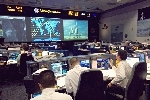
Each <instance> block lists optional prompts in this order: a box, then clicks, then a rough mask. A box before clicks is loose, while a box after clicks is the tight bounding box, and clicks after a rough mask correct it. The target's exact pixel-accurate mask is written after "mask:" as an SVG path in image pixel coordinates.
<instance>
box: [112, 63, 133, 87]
mask: <svg viewBox="0 0 150 100" xmlns="http://www.w3.org/2000/svg"><path fill="white" fill-rule="evenodd" d="M131 71H132V68H131V66H130V65H129V64H128V63H127V61H120V62H119V64H118V67H117V69H116V77H115V78H114V79H113V80H112V81H111V82H112V83H115V84H116V83H117V84H119V85H120V86H121V87H124V88H126V85H127V82H128V80H129V78H130V75H131Z"/></svg>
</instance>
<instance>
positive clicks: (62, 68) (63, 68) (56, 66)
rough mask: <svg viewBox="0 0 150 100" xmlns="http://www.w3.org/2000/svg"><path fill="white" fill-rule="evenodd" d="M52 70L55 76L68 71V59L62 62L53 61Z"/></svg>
mask: <svg viewBox="0 0 150 100" xmlns="http://www.w3.org/2000/svg"><path fill="white" fill-rule="evenodd" d="M50 67H51V69H52V71H53V72H54V74H55V76H62V75H65V74H66V73H67V71H68V70H69V66H68V63H67V62H66V61H61V62H53V63H52V64H51V65H50Z"/></svg>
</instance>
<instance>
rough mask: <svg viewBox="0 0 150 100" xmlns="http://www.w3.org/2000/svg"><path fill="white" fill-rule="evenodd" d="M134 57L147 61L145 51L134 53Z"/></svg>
mask: <svg viewBox="0 0 150 100" xmlns="http://www.w3.org/2000/svg"><path fill="white" fill-rule="evenodd" d="M133 56H134V57H139V58H140V62H145V54H144V53H137V54H134V55H133Z"/></svg>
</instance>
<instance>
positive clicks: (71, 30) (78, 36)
mask: <svg viewBox="0 0 150 100" xmlns="http://www.w3.org/2000/svg"><path fill="white" fill-rule="evenodd" d="M63 28H64V40H86V39H88V21H87V20H63Z"/></svg>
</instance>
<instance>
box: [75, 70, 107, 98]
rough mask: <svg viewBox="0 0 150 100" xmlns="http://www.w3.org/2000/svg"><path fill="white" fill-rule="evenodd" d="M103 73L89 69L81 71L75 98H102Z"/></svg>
mask: <svg viewBox="0 0 150 100" xmlns="http://www.w3.org/2000/svg"><path fill="white" fill-rule="evenodd" d="M103 85H104V84H103V74H102V72H101V71H100V70H96V69H94V70H93V69H90V70H86V71H84V72H82V73H81V75H80V80H79V83H78V89H77V93H76V96H75V100H104V86H103Z"/></svg>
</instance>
